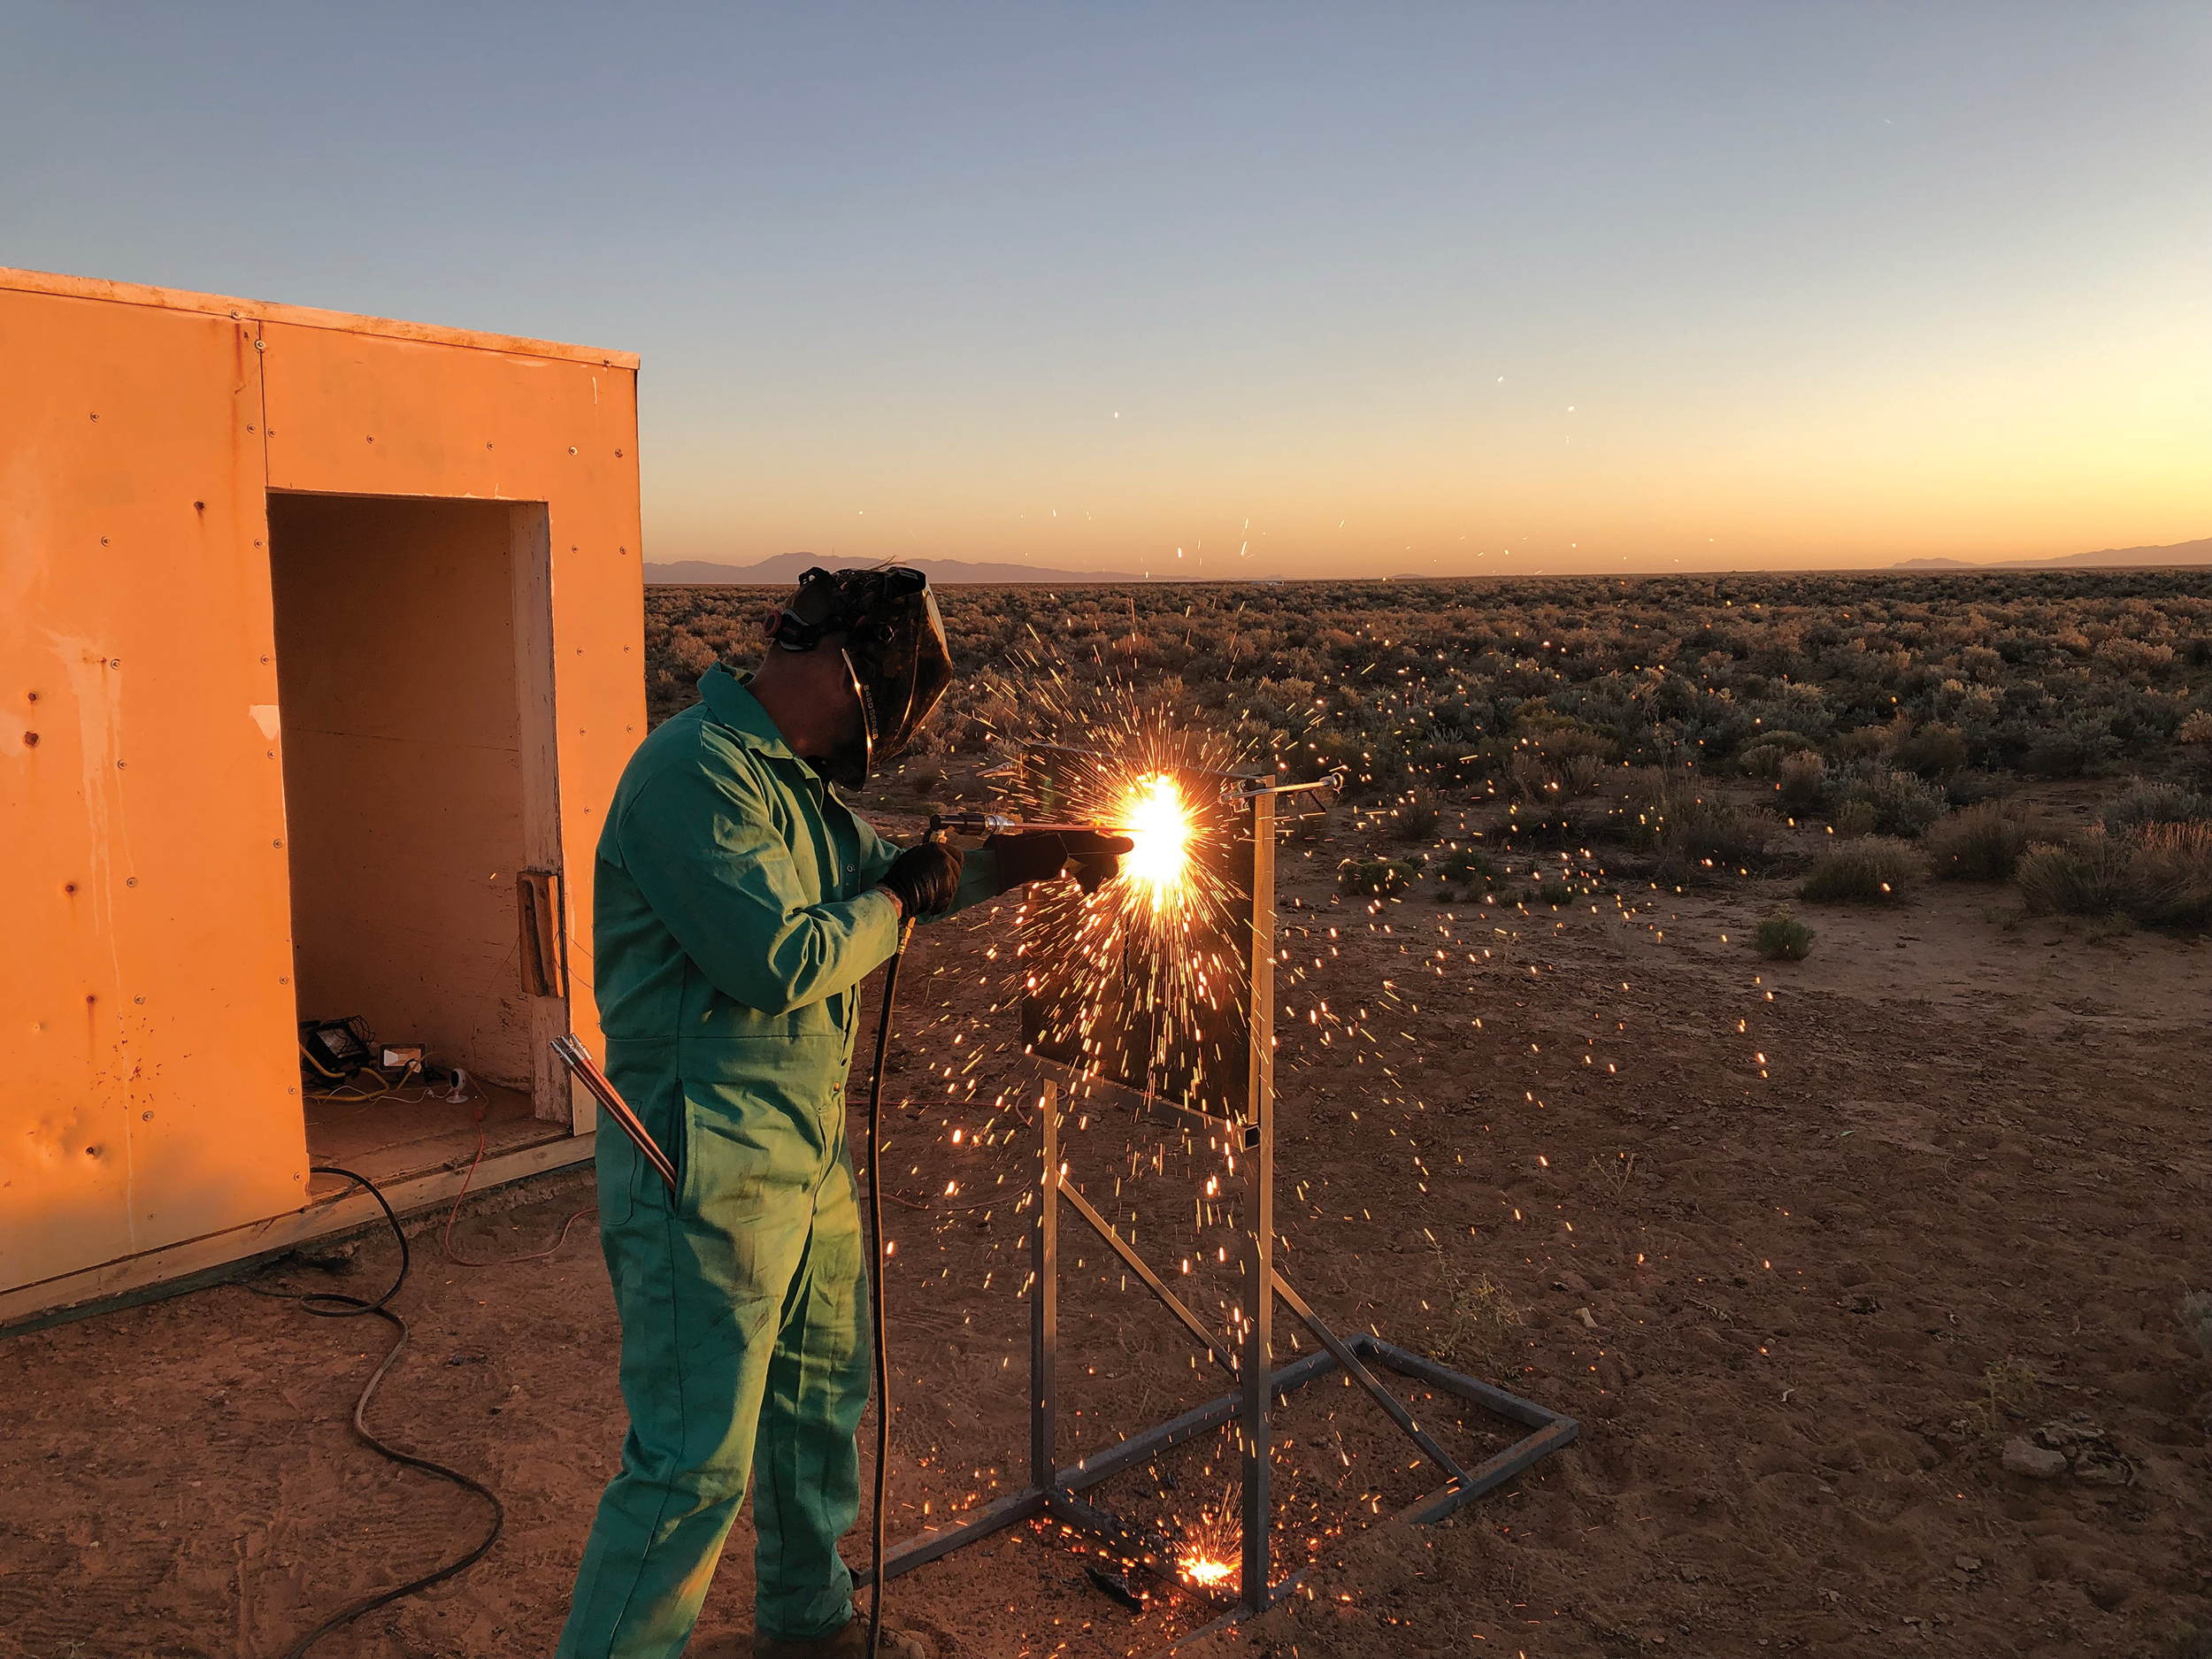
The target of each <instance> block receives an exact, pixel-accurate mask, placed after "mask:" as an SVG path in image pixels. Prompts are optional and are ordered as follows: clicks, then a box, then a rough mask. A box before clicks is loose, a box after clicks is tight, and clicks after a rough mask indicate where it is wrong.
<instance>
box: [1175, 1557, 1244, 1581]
mask: <svg viewBox="0 0 2212 1659" xmlns="http://www.w3.org/2000/svg"><path fill="white" fill-rule="evenodd" d="M1179 1565H1180V1567H1181V1570H1182V1574H1183V1577H1184V1578H1187V1579H1189V1580H1190V1582H1191V1583H1193V1584H1194V1585H1196V1586H1199V1587H1200V1588H1201V1589H1205V1588H1209V1587H1210V1586H1214V1585H1217V1584H1226V1583H1228V1581H1229V1578H1230V1576H1231V1575H1232V1574H1233V1573H1234V1572H1235V1571H1236V1570H1237V1567H1236V1563H1234V1562H1233V1561H1224V1560H1222V1559H1221V1558H1220V1557H1219V1556H1218V1555H1202V1554H1200V1553H1199V1552H1198V1551H1196V1550H1193V1551H1192V1552H1190V1553H1189V1554H1187V1555H1185V1556H1184V1557H1183V1559H1182V1561H1181V1563H1179Z"/></svg>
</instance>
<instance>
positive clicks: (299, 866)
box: [268, 493, 569, 1193]
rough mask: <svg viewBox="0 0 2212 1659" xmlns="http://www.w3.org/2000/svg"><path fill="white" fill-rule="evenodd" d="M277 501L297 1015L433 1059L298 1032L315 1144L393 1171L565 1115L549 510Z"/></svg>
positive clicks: (287, 497)
mask: <svg viewBox="0 0 2212 1659" xmlns="http://www.w3.org/2000/svg"><path fill="white" fill-rule="evenodd" d="M268 507H269V564H270V587H271V593H272V597H273V610H274V614H275V624H276V627H275V634H276V654H277V687H278V699H279V702H278V720H279V723H280V726H281V735H282V747H281V752H282V755H283V765H284V808H285V819H286V836H285V844H286V850H287V856H288V858H289V860H290V866H289V867H290V875H291V912H292V959H293V985H294V988H295V990H296V1000H297V1008H298V1017H299V1019H300V1020H301V1022H302V1024H303V1028H304V1027H305V1026H306V1025H308V1024H309V1023H310V1022H325V1021H339V1020H348V1021H353V1022H356V1024H355V1026H354V1029H355V1030H356V1031H357V1032H359V1031H363V1030H365V1032H366V1033H367V1035H368V1038H369V1049H370V1056H371V1058H370V1064H371V1066H372V1067H373V1066H374V1065H375V1064H376V1063H378V1062H381V1061H384V1060H386V1059H387V1057H388V1054H389V1055H391V1056H405V1055H406V1054H407V1053H408V1052H409V1051H411V1050H413V1049H417V1048H419V1050H420V1051H421V1056H422V1058H423V1060H424V1062H425V1063H426V1067H427V1068H428V1070H427V1071H426V1072H425V1073H424V1074H423V1075H421V1076H416V1077H405V1076H404V1072H403V1067H402V1068H401V1069H399V1070H395V1069H394V1068H393V1067H390V1066H387V1067H385V1068H384V1072H385V1074H384V1076H382V1077H381V1078H380V1077H379V1076H377V1075H376V1073H375V1071H373V1070H369V1071H355V1072H353V1073H352V1074H351V1076H350V1077H349V1078H343V1079H341V1078H332V1077H329V1076H327V1075H325V1071H328V1070H339V1071H344V1070H345V1069H346V1068H345V1067H344V1065H343V1062H342V1060H340V1059H338V1058H336V1057H335V1056H334V1050H339V1049H342V1048H343V1046H344V1045H343V1044H342V1042H340V1041H335V1040H334V1041H330V1042H329V1043H328V1044H327V1045H326V1043H323V1042H316V1043H313V1044H311V1045H309V1044H303V1048H311V1049H312V1052H313V1054H314V1056H315V1058H317V1059H318V1060H319V1061H321V1062H323V1063H324V1064H323V1068H322V1069H318V1068H316V1067H311V1066H309V1065H307V1064H305V1061H304V1060H303V1077H302V1088H301V1094H302V1097H303V1101H304V1102H305V1110H306V1118H307V1147H308V1152H309V1154H310V1157H311V1162H313V1163H317V1164H342V1165H344V1166H345V1167H346V1168H348V1169H350V1170H354V1171H358V1172H359V1173H361V1174H364V1175H366V1176H368V1177H370V1178H371V1179H378V1180H382V1179H392V1178H397V1177H402V1176H406V1175H411V1174H419V1173H422V1172H425V1171H431V1170H435V1169H437V1168H440V1167H442V1166H446V1165H449V1164H452V1163H454V1162H455V1161H456V1160H457V1159H465V1158H466V1157H468V1156H470V1155H471V1154H472V1152H473V1151H474V1150H475V1148H476V1145H477V1137H478V1131H479V1125H481V1129H482V1133H483V1136H484V1141H485V1148H486V1153H487V1156H493V1155H496V1154H498V1153H502V1152H511V1151H515V1150H518V1148H523V1147H526V1146H531V1145H534V1144H537V1143H539V1142H541V1141H549V1140H554V1139H557V1138H559V1137H562V1136H565V1135H566V1134H567V1133H568V1132H569V1131H568V1123H567V1117H568V1113H567V1110H566V1102H567V1091H566V1087H565V1082H564V1081H563V1080H562V1079H558V1078H557V1077H556V1075H555V1074H554V1068H555V1064H556V1063H555V1062H554V1061H553V1060H552V1058H551V1056H549V1053H548V1051H547V1044H548V1043H549V1041H551V1039H552V1038H553V1037H554V1036H556V1035H558V1034H559V1033H562V1032H564V1031H565V1030H566V1029H567V1028H568V1023H567V1012H568V1010H567V1002H566V1000H565V991H566V986H565V980H564V975H563V972H562V963H561V960H560V958H561V954H562V953H561V944H560V940H559V913H560V910H559V902H558V897H557V895H558V891H559V887H558V883H559V873H558V858H559V853H558V849H559V844H560V843H559V824H558V818H557V792H556V788H555V785H554V776H553V763H552V752H553V736H554V728H553V708H552V691H551V687H552V667H553V665H552V647H551V639H552V621H551V592H550V581H549V568H550V566H549V557H548V554H549V549H548V538H547V534H546V532H547V521H546V510H545V508H544V506H543V505H542V504H541V503H507V502H486V501H454V500H424V499H414V498H396V497H386V496H363V495H299V494H289V493H284V494H279V493H272V494H271V495H270V496H269V502H268ZM456 1072H459V1073H464V1074H465V1082H462V1083H456V1082H455V1081H454V1080H452V1074H454V1073H456ZM402 1079H403V1080H402ZM426 1079H428V1080H426ZM395 1085H397V1086H396V1087H395ZM449 1097H451V1098H449ZM342 1185H343V1182H342V1181H339V1180H337V1179H336V1178H334V1177H317V1178H316V1186H315V1188H314V1189H313V1190H314V1191H315V1192H317V1193H319V1192H320V1191H322V1190H323V1189H324V1188H325V1187H333V1188H334V1187H342Z"/></svg>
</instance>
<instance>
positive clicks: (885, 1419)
mask: <svg viewBox="0 0 2212 1659" xmlns="http://www.w3.org/2000/svg"><path fill="white" fill-rule="evenodd" d="M913 937H914V920H913V918H911V917H909V918H907V920H906V922H905V924H904V925H903V926H902V927H901V928H900V929H899V948H898V949H896V950H895V951H893V952H892V953H891V964H890V966H889V967H887V968H886V969H885V970H884V972H883V1012H882V1014H881V1016H880V1017H879V1018H878V1019H877V1021H876V1064H875V1068H874V1070H873V1071H872V1072H871V1073H870V1074H869V1079H868V1232H869V1234H870V1240H869V1242H870V1244H871V1245H872V1248H871V1249H870V1250H869V1252H868V1298H869V1301H870V1302H872V1304H873V1311H874V1325H875V1338H876V1509H875V1516H874V1518H873V1520H872V1524H871V1525H870V1527H869V1552H868V1553H869V1561H870V1570H869V1573H868V1585H869V1590H868V1659H876V1655H877V1646H878V1644H879V1643H880V1642H881V1641H882V1640H883V1509H884V1502H885V1500H886V1498H887V1495H888V1494H889V1492H890V1486H891V1360H890V1324H889V1321H888V1318H887V1316H886V1314H885V1312H884V1307H883V1175H882V1168H881V1160H880V1159H879V1157H878V1156H877V1153H878V1151H879V1149H880V1148H881V1147H882V1145H883V1072H884V1064H885V1061H886V1059H887V1056H889V1054H890V1052H891V1010H892V1009H893V1007H895V1005H896V1003H897V1002H898V995H899V964H900V963H901V962H902V961H904V960H905V958H906V941H908V940H910V939H911V938H913Z"/></svg>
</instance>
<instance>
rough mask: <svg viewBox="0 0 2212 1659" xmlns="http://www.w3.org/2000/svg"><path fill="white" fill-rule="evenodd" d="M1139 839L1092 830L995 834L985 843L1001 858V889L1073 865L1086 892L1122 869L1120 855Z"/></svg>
mask: <svg viewBox="0 0 2212 1659" xmlns="http://www.w3.org/2000/svg"><path fill="white" fill-rule="evenodd" d="M1135 845H1136V843H1135V842H1134V841H1131V840H1130V839H1129V838H1128V837H1127V836H1126V835H1101V834H1099V833H1096V832H1094V831H1092V830H1077V831H1071V832H1068V833H1064V834H1059V835H994V836H992V837H991V839H990V840H988V841H985V842H984V843H983V846H984V849H985V850H986V851H988V852H991V853H994V854H995V855H996V856H997V858H998V879H999V891H1000V892H1002V893H1006V892H1010V891H1011V890H1012V889H1013V888H1015V887H1021V886H1023V885H1025V883H1028V882H1031V881H1049V880H1051V879H1053V878H1054V877H1056V876H1057V875H1059V874H1060V873H1061V872H1063V871H1064V870H1066V869H1067V868H1068V867H1069V866H1070V865H1073V866H1074V869H1075V879H1076V881H1077V882H1078V884H1079V885H1080V886H1081V887H1082V889H1083V891H1084V892H1086V893H1095V892H1097V891H1098V890H1099V888H1101V887H1104V886H1105V885H1106V884H1107V883H1108V882H1109V881H1111V880H1112V879H1114V878H1115V876H1117V875H1118V874H1119V873H1120V872H1121V856H1122V854H1124V853H1125V852H1127V851H1128V850H1129V849H1131V848H1132V847H1133V846H1135Z"/></svg>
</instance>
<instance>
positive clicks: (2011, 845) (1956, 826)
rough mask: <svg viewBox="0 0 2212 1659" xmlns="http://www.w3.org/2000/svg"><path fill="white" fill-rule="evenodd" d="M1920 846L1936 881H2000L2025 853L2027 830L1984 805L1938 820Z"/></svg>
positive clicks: (1995, 806) (1998, 807)
mask: <svg viewBox="0 0 2212 1659" xmlns="http://www.w3.org/2000/svg"><path fill="white" fill-rule="evenodd" d="M1920 844H1921V847H1922V849H1923V850H1924V851H1925V852H1926V853H1927V855H1928V864H1929V866H1930V868H1931V870H1932V872H1933V873H1934V875H1935V878H1936V879H1937V880H1939V881H2003V880H2006V879H2009V878H2010V876H2011V875H2012V872H2013V869H2014V867H2015V866H2016V865H2017V864H2019V862H2020V855H2021V854H2022V853H2024V852H2025V851H2026V850H2027V846H2028V826H2026V825H2024V824H2023V823H2022V822H2020V820H2019V819H2017V818H2014V817H2013V816H2012V815H2011V814H2010V813H2008V812H2007V811H2006V810H2005V809H2004V806H2003V805H2002V803H1999V802H1995V801H1985V802H1983V803H1981V804H1980V805H1979V806H1970V807H1965V808H1962V809H1961V810H1958V811H1956V812H1954V813H1952V814H1951V815H1950V816H1949V817H1947V818H1939V819H1938V820H1937V821H1936V825H1935V827H1934V828H1933V829H1932V830H1930V831H1929V832H1928V833H1927V834H1926V835H1925V836H1924V837H1923V838H1922V840H1921V843H1920Z"/></svg>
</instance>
